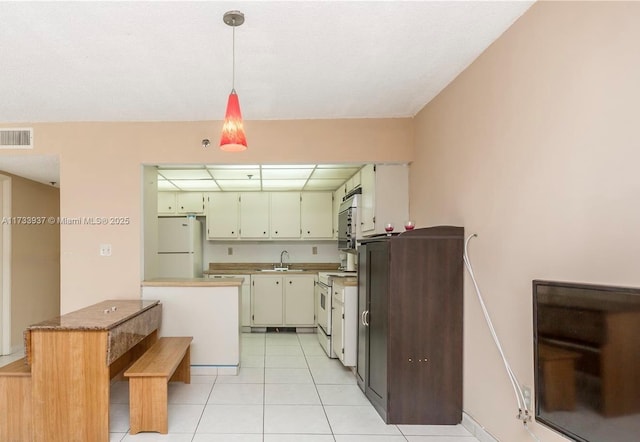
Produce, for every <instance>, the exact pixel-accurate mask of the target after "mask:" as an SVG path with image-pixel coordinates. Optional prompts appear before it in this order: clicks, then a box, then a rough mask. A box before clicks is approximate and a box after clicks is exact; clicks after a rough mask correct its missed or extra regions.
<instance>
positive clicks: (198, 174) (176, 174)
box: [158, 169, 211, 180]
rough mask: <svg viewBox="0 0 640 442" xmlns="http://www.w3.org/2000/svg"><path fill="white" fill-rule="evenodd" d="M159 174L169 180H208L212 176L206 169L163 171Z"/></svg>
mask: <svg viewBox="0 0 640 442" xmlns="http://www.w3.org/2000/svg"><path fill="white" fill-rule="evenodd" d="M158 173H159V174H160V175H162V176H163V177H165V178H166V179H168V180H207V179H211V175H209V172H207V170H206V169H188V170H183V169H163V170H159V171H158Z"/></svg>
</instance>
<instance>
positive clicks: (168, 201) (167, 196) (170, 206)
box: [158, 192, 176, 215]
mask: <svg viewBox="0 0 640 442" xmlns="http://www.w3.org/2000/svg"><path fill="white" fill-rule="evenodd" d="M175 214H176V193H175V192H158V215H175Z"/></svg>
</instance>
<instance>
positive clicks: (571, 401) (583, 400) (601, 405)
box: [533, 280, 640, 442]
mask: <svg viewBox="0 0 640 442" xmlns="http://www.w3.org/2000/svg"><path fill="white" fill-rule="evenodd" d="M533 330H534V375H535V397H536V406H535V418H536V420H537V421H539V422H541V423H543V424H545V425H547V426H549V427H551V428H553V429H554V430H556V431H558V432H560V433H562V434H563V435H565V436H566V437H569V438H571V439H573V440H576V441H583V442H584V441H588V442H632V441H633V442H637V441H639V440H640V289H637V288H625V287H610V286H599V285H591V284H575V283H569V282H552V281H539V280H536V281H533Z"/></svg>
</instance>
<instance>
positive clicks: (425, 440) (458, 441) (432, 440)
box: [405, 436, 477, 442]
mask: <svg viewBox="0 0 640 442" xmlns="http://www.w3.org/2000/svg"><path fill="white" fill-rule="evenodd" d="M405 437H406V438H407V440H408V441H409V442H472V441H475V440H477V439H475V438H474V437H473V436H405Z"/></svg>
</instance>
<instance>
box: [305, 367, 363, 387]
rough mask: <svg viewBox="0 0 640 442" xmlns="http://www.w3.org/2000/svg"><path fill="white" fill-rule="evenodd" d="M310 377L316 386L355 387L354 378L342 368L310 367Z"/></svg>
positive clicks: (349, 371) (351, 373)
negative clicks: (339, 385) (349, 385)
mask: <svg viewBox="0 0 640 442" xmlns="http://www.w3.org/2000/svg"><path fill="white" fill-rule="evenodd" d="M311 375H312V376H313V381H314V382H315V383H316V384H352V385H356V383H357V381H356V376H355V375H354V374H353V372H352V371H351V370H349V369H348V368H346V367H344V366H340V367H338V366H333V367H311Z"/></svg>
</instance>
